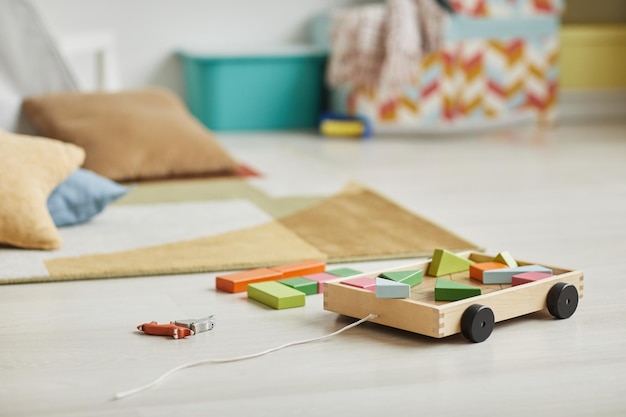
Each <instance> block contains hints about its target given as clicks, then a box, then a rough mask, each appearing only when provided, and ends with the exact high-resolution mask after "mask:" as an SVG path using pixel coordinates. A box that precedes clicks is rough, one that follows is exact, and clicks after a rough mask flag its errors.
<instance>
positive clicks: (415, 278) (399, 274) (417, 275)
mask: <svg viewBox="0 0 626 417" xmlns="http://www.w3.org/2000/svg"><path fill="white" fill-rule="evenodd" d="M380 276H381V278H386V279H390V280H392V281H395V282H401V283H403V284H409V285H410V286H411V287H415V286H416V285H418V284H421V282H422V279H423V278H424V271H422V270H421V269H418V270H415V271H393V272H383V273H382V274H380Z"/></svg>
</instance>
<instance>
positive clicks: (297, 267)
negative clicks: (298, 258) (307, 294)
mask: <svg viewBox="0 0 626 417" xmlns="http://www.w3.org/2000/svg"><path fill="white" fill-rule="evenodd" d="M270 269H272V270H274V271H279V272H281V273H282V274H283V278H292V277H301V276H303V275H308V274H316V273H318V272H324V271H325V270H326V264H325V263H324V262H320V261H312V260H311V261H302V262H296V263H293V264H285V265H278V266H273V267H271V268H270Z"/></svg>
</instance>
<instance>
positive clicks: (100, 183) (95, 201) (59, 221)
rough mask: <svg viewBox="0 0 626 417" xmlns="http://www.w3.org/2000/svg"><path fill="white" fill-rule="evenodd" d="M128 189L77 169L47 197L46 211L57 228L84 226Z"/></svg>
mask: <svg viewBox="0 0 626 417" xmlns="http://www.w3.org/2000/svg"><path fill="white" fill-rule="evenodd" d="M128 191H129V188H127V187H124V186H122V185H120V184H118V183H116V182H114V181H111V180H109V179H108V178H104V177H102V176H100V175H98V174H96V173H94V172H91V171H89V170H86V169H83V168H79V169H77V170H76V171H74V172H73V173H72V174H71V175H70V176H69V177H67V178H66V179H65V181H63V182H62V183H61V184H60V185H59V186H58V187H57V188H56V189H55V190H54V191H53V192H52V194H50V197H48V211H49V212H50V215H51V216H52V220H54V224H55V225H56V226H57V227H60V226H70V225H73V224H79V223H84V222H86V221H88V220H90V219H91V218H92V217H94V216H95V215H97V214H98V213H100V212H101V211H102V210H104V209H105V207H106V206H107V205H108V204H109V203H111V202H113V201H115V200H117V199H118V198H120V197H122V196H124V195H126V194H127V193H128Z"/></svg>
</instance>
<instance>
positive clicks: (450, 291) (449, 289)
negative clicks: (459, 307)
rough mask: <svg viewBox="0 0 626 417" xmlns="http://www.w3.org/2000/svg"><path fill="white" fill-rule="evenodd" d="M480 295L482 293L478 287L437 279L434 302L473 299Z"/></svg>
mask: <svg viewBox="0 0 626 417" xmlns="http://www.w3.org/2000/svg"><path fill="white" fill-rule="evenodd" d="M481 293H482V291H481V290H480V288H478V287H473V286H471V285H467V284H462V283H460V282H456V281H452V280H449V279H444V278H437V281H436V282H435V301H457V300H462V299H464V298H469V297H474V296H476V295H480V294H481Z"/></svg>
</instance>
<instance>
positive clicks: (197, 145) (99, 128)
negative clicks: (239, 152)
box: [23, 88, 237, 181]
mask: <svg viewBox="0 0 626 417" xmlns="http://www.w3.org/2000/svg"><path fill="white" fill-rule="evenodd" d="M23 110H24V114H25V115H26V117H27V118H28V119H29V120H30V121H31V122H32V123H33V125H34V126H35V127H36V128H37V130H38V131H39V133H40V134H41V135H43V136H47V137H51V138H55V139H59V140H62V141H65V142H71V143H74V144H77V145H79V146H80V147H82V148H84V149H85V152H86V159H85V165H84V168H86V169H89V170H91V171H94V172H97V173H98V174H100V175H103V176H105V177H108V178H110V179H112V180H117V181H126V180H140V179H154V178H169V177H179V176H199V175H205V174H217V173H225V172H230V171H234V170H235V169H236V168H237V164H236V162H235V161H234V160H233V158H232V157H231V156H230V155H229V153H228V152H227V151H226V150H225V149H224V148H223V147H222V145H221V144H220V143H219V142H218V140H217V139H216V138H215V137H214V136H213V134H212V133H211V132H210V131H209V130H208V129H206V128H205V127H204V126H203V125H202V124H200V122H199V121H197V120H196V119H195V118H194V117H193V116H192V115H191V114H190V113H189V112H188V110H187V108H186V107H185V106H184V104H183V103H182V101H181V100H180V99H179V98H178V97H177V96H176V95H174V94H173V93H171V92H169V91H167V90H164V89H157V88H150V89H143V90H134V91H125V92H120V93H75V92H67V93H60V94H49V95H44V96H38V97H29V98H27V99H25V100H24V103H23Z"/></svg>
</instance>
